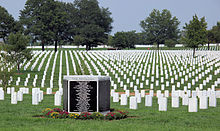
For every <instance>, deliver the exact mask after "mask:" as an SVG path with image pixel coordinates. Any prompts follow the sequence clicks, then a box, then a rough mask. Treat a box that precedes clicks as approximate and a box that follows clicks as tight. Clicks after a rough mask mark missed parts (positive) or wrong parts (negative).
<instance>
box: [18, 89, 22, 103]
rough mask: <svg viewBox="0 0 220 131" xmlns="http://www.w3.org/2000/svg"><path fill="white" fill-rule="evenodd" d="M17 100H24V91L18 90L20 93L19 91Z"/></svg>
mask: <svg viewBox="0 0 220 131" xmlns="http://www.w3.org/2000/svg"><path fill="white" fill-rule="evenodd" d="M17 101H23V92H22V91H18V93H17Z"/></svg>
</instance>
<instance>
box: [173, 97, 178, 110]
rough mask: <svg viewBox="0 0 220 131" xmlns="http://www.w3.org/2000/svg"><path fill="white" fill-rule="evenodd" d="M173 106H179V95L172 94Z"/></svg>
mask: <svg viewBox="0 0 220 131" xmlns="http://www.w3.org/2000/svg"><path fill="white" fill-rule="evenodd" d="M172 107H174V108H178V107H179V97H176V96H172Z"/></svg>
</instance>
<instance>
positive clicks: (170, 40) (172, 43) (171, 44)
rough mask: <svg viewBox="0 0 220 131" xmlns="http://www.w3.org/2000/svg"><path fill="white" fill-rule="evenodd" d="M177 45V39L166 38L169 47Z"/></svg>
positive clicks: (166, 44)
mask: <svg viewBox="0 0 220 131" xmlns="http://www.w3.org/2000/svg"><path fill="white" fill-rule="evenodd" d="M175 45H176V41H174V40H172V39H169V40H165V46H167V47H175Z"/></svg>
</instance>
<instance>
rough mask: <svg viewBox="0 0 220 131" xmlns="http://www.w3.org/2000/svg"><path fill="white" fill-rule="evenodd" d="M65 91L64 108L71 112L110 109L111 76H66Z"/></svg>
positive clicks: (64, 80)
mask: <svg viewBox="0 0 220 131" xmlns="http://www.w3.org/2000/svg"><path fill="white" fill-rule="evenodd" d="M63 93H64V94H63V108H64V110H65V111H67V112H69V113H77V112H79V113H80V112H101V113H102V112H103V113H105V112H109V111H110V77H107V76H84V75H83V76H64V79H63Z"/></svg>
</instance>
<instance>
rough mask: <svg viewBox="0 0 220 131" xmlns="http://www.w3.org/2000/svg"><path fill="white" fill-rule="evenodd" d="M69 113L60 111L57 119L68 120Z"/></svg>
mask: <svg viewBox="0 0 220 131" xmlns="http://www.w3.org/2000/svg"><path fill="white" fill-rule="evenodd" d="M68 116H69V113H68V112H66V111H60V112H59V115H58V117H59V118H68Z"/></svg>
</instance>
